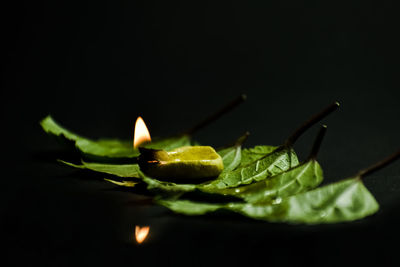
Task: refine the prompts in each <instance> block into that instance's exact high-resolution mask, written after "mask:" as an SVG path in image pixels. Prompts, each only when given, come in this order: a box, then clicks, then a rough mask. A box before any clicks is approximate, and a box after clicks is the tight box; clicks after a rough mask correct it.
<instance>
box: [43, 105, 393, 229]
mask: <svg viewBox="0 0 400 267" xmlns="http://www.w3.org/2000/svg"><path fill="white" fill-rule="evenodd" d="M338 106H339V105H338V104H337V103H334V104H332V105H330V106H328V107H327V108H326V109H324V110H323V111H321V112H319V113H318V114H316V115H315V116H313V117H312V118H311V119H310V120H308V121H307V122H306V123H304V124H302V125H301V126H300V127H299V128H298V129H297V130H296V131H295V132H294V133H293V134H292V135H290V137H289V138H287V139H286V140H285V142H284V143H283V144H282V145H280V146H267V145H261V146H255V147H253V148H246V149H242V145H243V143H244V141H245V140H246V139H247V137H248V133H246V134H245V135H243V136H241V137H240V138H238V139H237V140H236V141H235V142H234V144H232V145H230V146H227V147H224V148H222V149H218V150H217V152H218V153H219V155H220V156H221V157H222V160H223V164H224V171H223V172H222V173H221V174H220V175H219V176H218V177H216V178H215V179H213V180H210V181H205V182H204V181H203V182H202V183H182V182H177V181H174V182H172V181H164V180H159V179H155V178H154V177H149V176H148V175H146V174H144V173H143V172H142V171H141V170H140V167H139V165H138V164H137V160H136V158H137V156H138V155H139V151H138V150H137V149H133V146H132V142H129V141H121V140H115V139H100V140H91V139H88V138H85V137H82V136H79V135H77V134H75V133H72V132H71V131H69V130H66V129H65V128H63V127H61V126H60V125H59V124H57V123H56V122H55V121H54V120H53V119H52V117H50V116H48V117H46V118H45V119H43V120H42V121H41V126H42V128H43V129H44V130H45V131H46V132H47V133H48V134H50V135H52V136H55V137H57V138H58V139H60V140H62V141H64V142H66V143H68V144H70V145H72V146H73V147H74V148H75V149H76V150H77V151H79V152H80V153H81V156H82V161H81V163H80V164H74V163H70V162H66V161H62V160H59V161H60V162H62V163H64V164H67V165H69V166H71V167H75V168H80V169H87V170H91V171H95V172H100V173H104V174H107V175H108V177H107V178H105V180H106V181H108V182H111V183H114V184H116V185H118V186H123V187H128V188H133V190H134V189H135V188H137V186H138V185H140V184H142V185H145V188H146V190H147V191H148V192H150V193H152V194H153V195H154V200H155V202H156V203H158V204H160V205H163V206H165V207H167V208H169V209H171V210H172V211H174V212H177V213H181V214H186V215H203V214H206V213H209V212H214V211H217V210H226V211H228V212H235V213H239V214H242V215H244V216H247V217H250V218H254V219H260V220H266V221H271V222H288V223H307V224H317V223H335V222H344V221H352V220H356V219H361V218H364V217H365V216H368V215H371V214H373V213H375V212H376V211H377V210H378V209H379V205H378V203H377V202H376V200H375V198H374V197H373V195H372V194H371V193H370V192H369V191H368V189H367V188H366V187H365V186H364V185H363V182H362V178H363V177H365V176H366V175H367V174H369V173H371V172H372V171H375V170H377V169H379V168H381V167H383V166H385V165H386V164H388V163H390V162H391V161H393V160H394V159H396V158H398V157H399V156H400V153H399V152H398V153H396V154H394V155H392V156H391V157H390V158H388V159H386V160H384V161H382V162H380V163H378V164H376V165H374V166H372V167H371V168H369V169H366V170H364V171H361V172H359V173H358V174H357V175H355V176H354V177H351V178H348V179H344V180H342V181H339V182H336V183H332V184H328V185H326V186H322V187H318V186H319V185H320V183H321V182H322V180H323V172H322V168H321V166H320V165H319V163H318V162H317V160H316V157H317V153H318V150H319V147H320V145H321V142H322V139H323V137H324V134H325V132H326V126H322V127H321V130H320V131H319V133H318V136H317V138H316V140H315V142H314V145H313V146H312V149H311V153H310V156H309V157H308V159H307V160H306V161H304V162H302V163H300V164H299V161H298V158H297V155H296V153H295V151H294V149H293V145H294V143H295V142H296V141H297V139H298V138H299V137H300V136H301V135H302V134H303V133H304V132H305V131H306V130H307V129H309V128H310V127H311V126H312V125H314V124H315V123H317V122H318V121H320V120H321V119H323V118H324V117H325V116H326V115H328V114H329V113H331V112H332V111H334V110H336V109H337V107H338ZM192 132H193V131H190V132H189V133H187V134H183V135H178V136H175V137H170V138H163V139H158V140H155V141H153V142H151V143H150V144H146V145H144V147H146V148H154V149H163V150H166V151H170V150H172V149H174V148H178V147H181V146H190V145H193V144H194V142H193V141H192V140H191V133H192ZM194 195H195V196H196V197H195V200H194V199H193V196H194ZM215 196H217V198H215ZM215 199H218V201H215Z"/></svg>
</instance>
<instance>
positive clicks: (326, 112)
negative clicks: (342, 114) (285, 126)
mask: <svg viewBox="0 0 400 267" xmlns="http://www.w3.org/2000/svg"><path fill="white" fill-rule="evenodd" d="M338 107H339V103H338V102H334V103H332V104H330V105H329V106H327V107H326V108H325V109H323V110H322V111H320V112H318V113H317V114H315V115H314V116H312V117H311V118H310V119H309V120H308V121H306V122H305V123H303V124H302V125H301V126H300V127H299V128H297V129H296V130H295V131H294V133H293V134H292V135H291V136H290V137H289V138H288V139H286V142H285V145H286V146H292V145H293V144H294V143H295V142H296V141H297V139H298V138H299V137H300V136H301V135H302V134H303V133H304V132H305V131H306V130H308V129H309V128H310V127H311V126H313V125H314V124H315V123H317V122H318V121H320V120H322V119H323V118H325V117H326V116H328V115H329V114H330V113H332V112H333V111H335V110H336V109H337V108H338Z"/></svg>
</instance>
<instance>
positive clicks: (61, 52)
mask: <svg viewBox="0 0 400 267" xmlns="http://www.w3.org/2000/svg"><path fill="white" fill-rule="evenodd" d="M335 3H336V2H335ZM392 9H393V7H392V5H391V3H390V2H387V1H360V2H359V3H352V4H351V5H350V4H349V2H346V5H343V6H339V5H338V4H330V3H326V2H325V4H324V6H321V5H318V4H315V3H309V4H304V3H301V4H300V3H297V2H296V3H295V4H292V3H289V2H287V1H282V3H280V5H279V6H271V5H269V4H267V3H266V2H265V1H252V2H245V1H226V2H222V1H201V2H200V1H199V2H197V1H182V2H171V1H109V2H108V3H107V4H104V3H99V2H98V1H80V2H79V4H75V3H72V2H70V1H68V2H67V1H66V2H61V1H48V2H44V1H25V2H24V1H20V2H18V3H14V4H13V5H12V6H3V8H2V10H1V12H2V18H3V23H2V43H3V45H5V48H3V56H2V90H1V98H2V105H1V108H2V112H1V118H2V124H3V127H2V145H1V146H2V148H3V153H2V163H3V164H2V178H1V188H2V191H3V192H2V194H1V196H2V200H1V205H0V207H1V217H2V219H1V227H2V235H3V237H2V238H1V242H2V245H5V248H6V249H2V252H5V256H4V257H2V261H5V263H6V266H14V265H18V266H20V265H24V266H33V265H34V266H76V265H86V266H95V265H108V266H110V265H115V266H134V265H135V264H137V265H142V266H155V265H156V264H157V265H161V266H177V265H186V266H216V265H227V266H229V265H241V266H256V265H259V264H260V263H261V264H262V265H263V266H266V265H270V264H273V265H284V266H285V265H289V264H290V265H312V266H313V265H315V266H337V265H338V264H349V263H352V264H361V263H371V262H372V263H375V264H379V265H391V264H393V265H395V261H396V259H397V258H398V255H396V253H397V250H396V247H397V246H398V238H399V237H400V235H399V230H398V223H399V219H400V217H399V215H398V208H399V204H400V202H399V201H400V199H399V194H400V175H399V173H400V163H399V162H396V163H394V164H393V165H391V166H390V167H387V168H385V169H384V170H382V171H380V172H377V173H375V174H374V175H372V176H370V177H368V178H367V179H366V180H365V184H366V186H367V187H368V188H369V189H370V191H371V192H372V193H373V194H374V195H375V196H376V199H377V200H378V202H379V203H380V205H381V209H380V210H379V212H378V213H377V214H375V215H373V216H371V217H368V218H366V219H363V220H360V221H356V222H351V223H343V224H335V225H319V226H305V225H286V224H272V223H266V222H258V221H252V220H249V219H245V218H241V217H238V216H205V217H184V216H179V215H174V214H172V213H171V212H169V211H168V210H166V209H165V208H162V207H158V206H155V205H153V204H151V203H150V202H149V201H148V197H146V196H142V195H137V194H133V193H130V192H124V191H120V190H116V189H115V187H114V186H113V185H111V184H107V183H105V182H103V181H101V178H103V176H96V175H88V174H87V173H86V172H80V171H76V170H73V169H70V168H67V167H64V166H61V165H60V164H58V163H57V162H56V159H57V158H65V157H69V156H70V155H69V154H67V153H66V152H65V151H64V150H63V149H62V148H61V146H60V145H59V144H57V143H55V142H54V140H52V139H50V138H48V136H46V135H45V134H44V133H43V132H42V131H41V129H40V127H39V124H38V122H39V120H40V119H41V118H43V117H44V116H46V115H47V114H49V113H50V114H52V115H53V117H54V118H55V119H56V120H58V121H60V122H61V123H62V124H63V125H65V126H67V127H68V128H70V129H73V130H75V131H76V132H78V133H80V134H82V135H85V136H90V137H95V138H97V137H118V138H125V139H130V138H132V136H133V124H134V121H135V119H136V117H137V116H139V115H141V116H143V118H144V119H145V121H146V122H147V124H148V126H149V129H150V131H151V133H152V135H153V136H163V135H168V134H173V133H175V132H178V131H181V130H183V129H186V128H188V127H190V126H193V125H194V124H195V123H196V122H198V121H200V120H201V119H203V118H204V117H206V116H207V115H208V114H210V113H212V112H213V111H214V110H217V109H218V108H219V107H221V106H222V105H224V104H225V103H226V102H228V101H230V100H231V99H233V98H235V97H236V96H237V95H239V94H241V93H246V94H247V96H248V100H247V101H246V102H245V103H244V104H243V105H241V106H240V107H238V108H237V109H235V110H234V111H233V112H231V113H229V114H228V115H226V116H224V117H223V118H221V119H220V120H218V121H217V122H215V123H213V124H212V125H210V126H208V127H207V128H205V129H203V130H202V131H200V132H198V133H197V134H196V136H195V138H196V139H197V140H199V141H200V142H201V143H203V144H210V145H214V146H219V145H223V144H226V143H228V142H230V141H232V140H234V139H235V138H236V137H237V136H239V135H240V134H242V133H243V132H244V131H246V130H248V131H250V132H251V136H250V138H249V140H248V142H247V143H246V145H247V146H253V145H257V144H273V145H278V144H280V143H281V142H282V141H283V140H284V139H285V137H287V136H288V135H289V134H290V132H291V131H292V130H293V129H295V128H296V126H298V125H299V124H300V123H301V122H302V121H304V120H305V119H307V118H308V117H309V116H310V115H312V114H313V113H314V112H316V111H318V110H320V109H321V108H323V107H324V106H326V105H328V104H329V103H331V102H333V101H335V100H337V101H339V102H340V103H341V107H340V110H339V111H337V112H336V113H334V114H332V115H330V116H329V117H328V118H327V119H326V120H324V123H326V124H328V134H327V136H326V138H325V140H324V143H323V147H322V150H321V152H320V157H319V160H320V162H321V164H322V166H323V168H324V171H325V182H326V183H328V182H331V181H335V180H337V179H340V178H344V177H347V176H349V175H352V174H354V173H356V172H357V171H358V170H359V169H361V168H363V167H366V166H368V165H369V164H371V163H374V162H375V161H377V160H379V159H381V158H383V157H385V156H387V155H389V154H390V153H392V152H394V151H396V150H397V149H398V148H399V147H400V144H399V142H398V136H399V134H400V126H399V115H400V107H399V104H398V103H399V96H400V94H399V92H398V89H397V88H398V79H397V62H398V61H397V60H396V57H395V56H396V54H397V49H398V48H397V47H398V44H397V43H396V35H397V30H396V29H395V27H394V18H395V17H394V16H393V15H392V14H391V12H390V11H391V10H392ZM316 127H317V126H316ZM316 127H314V128H313V129H312V130H310V131H309V132H307V133H306V134H305V135H304V136H303V137H302V138H301V139H300V140H299V142H298V143H297V144H296V147H295V148H296V151H298V154H299V156H300V157H301V158H302V159H304V157H305V156H306V155H307V152H308V148H309V145H310V143H311V142H312V139H313V137H314V136H315V134H316V131H317V130H316V129H317V128H316ZM135 225H150V226H151V230H150V235H149V237H148V239H147V240H146V241H145V243H143V244H142V245H140V246H139V245H137V244H135V242H134V239H133V238H134V236H133V233H134V227H135Z"/></svg>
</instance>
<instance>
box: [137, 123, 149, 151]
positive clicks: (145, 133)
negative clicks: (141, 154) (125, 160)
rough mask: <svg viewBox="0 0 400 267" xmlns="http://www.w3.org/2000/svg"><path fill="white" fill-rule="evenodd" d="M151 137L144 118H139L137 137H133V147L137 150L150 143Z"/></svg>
mask: <svg viewBox="0 0 400 267" xmlns="http://www.w3.org/2000/svg"><path fill="white" fill-rule="evenodd" d="M150 141H151V137H150V133H149V130H147V127H146V124H145V123H144V121H143V119H142V117H138V118H137V120H136V123H135V135H134V137H133V147H134V148H137V147H138V146H140V145H141V144H143V143H146V142H150Z"/></svg>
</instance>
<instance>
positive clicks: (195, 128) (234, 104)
mask: <svg viewBox="0 0 400 267" xmlns="http://www.w3.org/2000/svg"><path fill="white" fill-rule="evenodd" d="M246 98H247V96H246V95H245V94H242V95H240V96H238V97H237V98H235V99H234V100H233V101H231V102H230V103H228V104H227V105H225V106H224V107H222V108H221V109H220V110H218V111H217V112H215V113H214V114H211V115H210V116H208V117H207V118H205V119H204V120H203V121H201V122H200V123H198V124H197V125H195V126H193V127H192V128H190V129H188V130H187V131H185V132H184V135H192V134H193V133H195V132H197V131H198V130H200V129H201V128H203V127H205V126H207V125H208V124H210V123H212V122H214V121H216V120H217V119H219V118H220V117H221V116H222V115H224V114H225V113H228V112H229V111H231V110H232V109H234V108H235V107H237V106H238V105H239V104H241V103H243V102H244V101H245V100H246Z"/></svg>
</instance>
